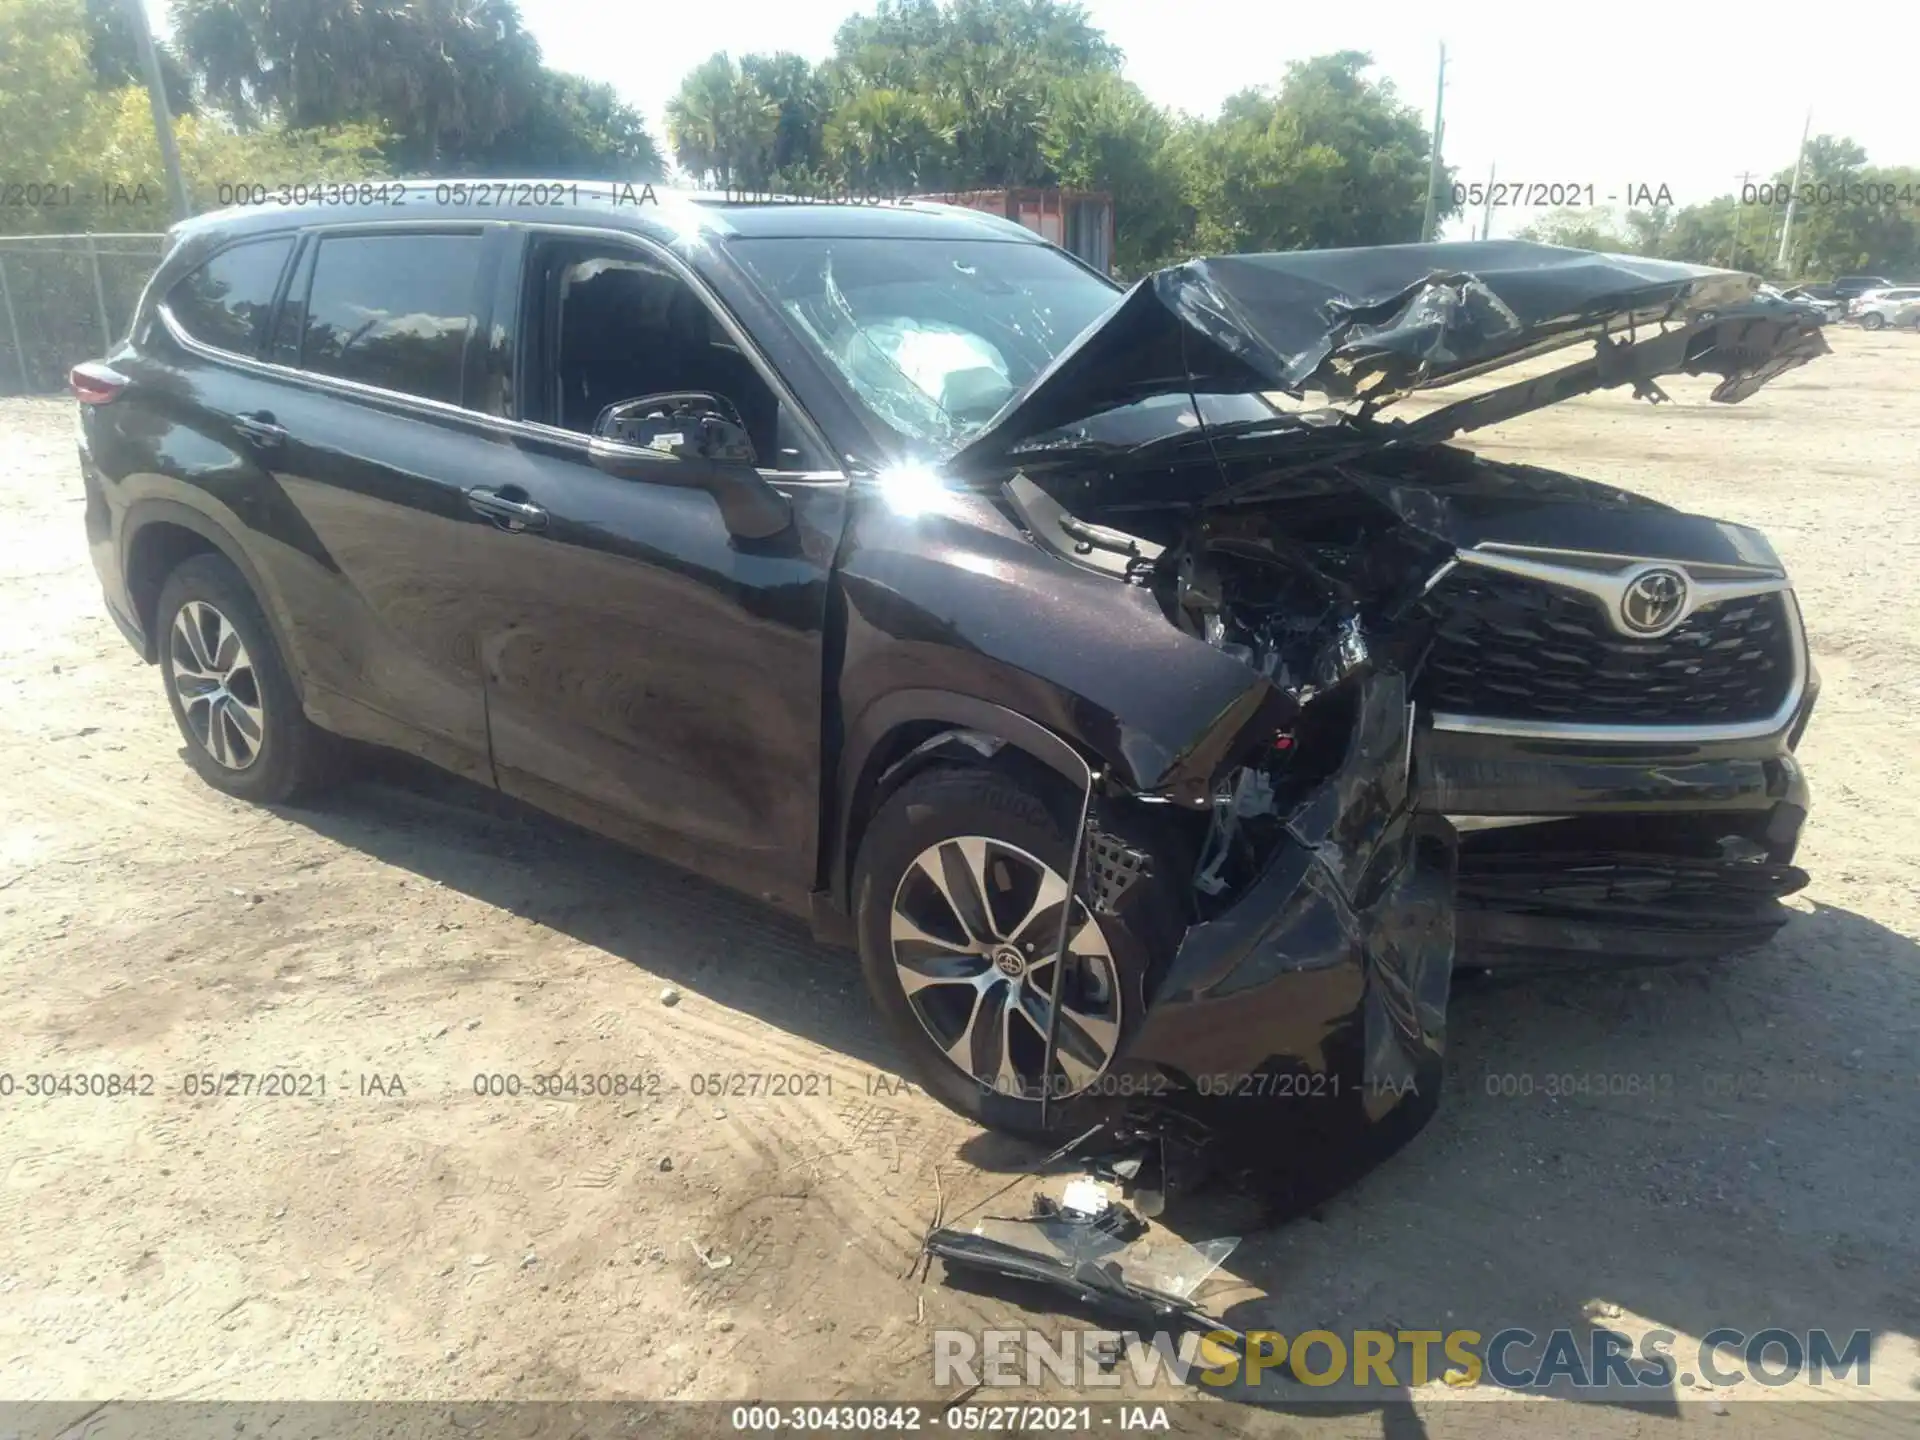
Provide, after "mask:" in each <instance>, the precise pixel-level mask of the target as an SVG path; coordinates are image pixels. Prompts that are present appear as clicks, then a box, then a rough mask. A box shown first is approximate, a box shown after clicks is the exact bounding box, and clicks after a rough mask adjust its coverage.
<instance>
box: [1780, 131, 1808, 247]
mask: <svg viewBox="0 0 1920 1440" xmlns="http://www.w3.org/2000/svg"><path fill="white" fill-rule="evenodd" d="M1812 133H1813V111H1812V110H1808V111H1807V123H1806V124H1804V125H1802V126H1801V127H1800V152H1799V153H1798V154H1797V155H1795V156H1794V157H1793V188H1792V189H1790V190H1788V191H1787V223H1786V224H1785V225H1783V226H1782V227H1781V229H1780V253H1779V255H1777V256H1775V257H1774V264H1775V265H1776V266H1778V267H1779V270H1780V273H1781V274H1783V275H1784V274H1785V273H1786V270H1787V249H1788V247H1789V245H1790V244H1791V243H1792V240H1793V207H1794V205H1795V203H1796V202H1797V201H1798V200H1799V198H1800V168H1801V166H1803V165H1805V164H1806V163H1807V136H1808V135H1810V134H1812Z"/></svg>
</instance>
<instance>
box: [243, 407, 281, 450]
mask: <svg viewBox="0 0 1920 1440" xmlns="http://www.w3.org/2000/svg"><path fill="white" fill-rule="evenodd" d="M233 428H234V429H236V430H238V431H239V432H240V433H241V434H242V435H244V436H246V437H247V438H248V439H249V440H253V441H257V442H258V443H260V444H262V445H278V444H280V443H281V442H282V441H284V440H285V439H286V438H287V431H286V427H285V426H283V425H280V424H278V423H276V422H275V420H274V418H273V412H272V411H271V410H256V411H254V412H253V413H252V414H251V415H236V416H234V417H233Z"/></svg>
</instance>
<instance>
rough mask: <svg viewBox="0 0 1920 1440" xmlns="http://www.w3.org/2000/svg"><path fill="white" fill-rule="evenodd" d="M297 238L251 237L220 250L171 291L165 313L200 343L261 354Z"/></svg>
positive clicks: (234, 350)
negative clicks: (282, 278)
mask: <svg viewBox="0 0 1920 1440" xmlns="http://www.w3.org/2000/svg"><path fill="white" fill-rule="evenodd" d="M292 253H293V237H292V236H286V235H283V236H278V237H276V238H274V239H271V240H249V241H247V242H245V243H243V244H240V245H234V246H231V247H229V248H228V249H225V250H222V251H221V252H220V253H219V254H218V255H215V256H214V257H213V258H212V259H211V260H209V261H207V263H206V264H204V265H202V266H201V267H200V268H199V269H198V270H195V271H194V272H193V273H192V274H191V275H188V276H186V277H185V278H183V279H182V280H180V281H178V282H177V283H176V284H175V285H174V287H173V288H172V289H171V290H169V291H168V292H167V312H168V313H169V314H170V315H172V316H173V318H174V321H175V322H176V323H177V324H178V325H179V326H180V328H181V329H182V330H185V331H186V332H187V334H189V335H191V336H192V337H193V338H194V339H195V340H198V341H199V342H200V343H201V344H202V345H211V346H213V347H214V348H215V349H216V350H231V351H232V352H234V353H235V354H236V355H257V354H259V353H260V342H261V340H262V339H263V338H264V336H265V333H266V325H267V316H268V314H269V313H270V312H271V311H272V309H273V296H274V292H275V291H276V290H277V289H279V286H280V272H281V271H282V270H284V269H285V268H286V264H287V257H288V256H289V255H291V254H292Z"/></svg>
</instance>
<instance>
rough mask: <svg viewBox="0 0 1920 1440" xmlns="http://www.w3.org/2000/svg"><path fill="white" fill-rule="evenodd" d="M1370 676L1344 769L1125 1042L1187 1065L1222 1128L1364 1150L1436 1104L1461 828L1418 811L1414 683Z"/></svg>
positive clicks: (1189, 937) (1170, 1066) (1178, 960)
mask: <svg viewBox="0 0 1920 1440" xmlns="http://www.w3.org/2000/svg"><path fill="white" fill-rule="evenodd" d="M1358 684H1359V714H1358V718H1357V721H1356V725H1355V729H1354V734H1353V738H1352V740H1351V742H1350V744H1349V747H1348V751H1347V754H1346V757H1345V759H1344V761H1343V763H1342V764H1341V766H1340V768H1339V769H1338V770H1337V771H1336V772H1335V773H1334V774H1333V775H1332V776H1331V777H1330V778H1329V779H1328V780H1327V781H1326V782H1325V783H1324V784H1322V785H1321V786H1320V787H1319V788H1317V789H1316V790H1315V791H1314V792H1313V793H1311V794H1310V795H1308V796H1307V797H1306V798H1305V799H1304V800H1303V801H1302V802H1301V803H1300V804H1299V805H1298V806H1297V807H1296V809H1295V810H1294V811H1293V812H1292V814H1291V815H1290V816H1289V818H1288V821H1287V838H1286V840H1285V841H1284V842H1283V843H1282V844H1280V845H1279V846H1277V847H1276V848H1275V850H1274V852H1273V854H1272V856H1271V857H1270V859H1269V860H1268V863H1267V865H1266V868H1265V870H1264V871H1263V872H1262V873H1261V875H1260V876H1259V878H1258V879H1257V880H1255V881H1254V883H1253V884H1252V885H1251V886H1249V887H1248V888H1247V890H1246V891H1245V892H1244V893H1243V894H1242V895H1241V896H1240V898H1239V899H1238V900H1236V901H1235V902H1234V903H1233V904H1232V906H1230V907H1229V908H1228V909H1227V910H1226V911H1225V912H1224V913H1222V914H1221V915H1219V916H1218V917H1216V918H1214V919H1212V920H1208V921H1204V922H1202V923H1200V924H1197V925H1194V926H1193V927H1191V928H1190V929H1189V930H1188V931H1187V933H1186V935H1185V937H1184V938H1183V940H1182V941H1181V944H1180V947H1179V949H1178V951H1177V952H1176V953H1175V955H1174V958H1173V961H1172V964H1171V965H1170V966H1169V968H1168V970H1167V973H1166V974H1165V976H1164V977H1163V978H1162V980H1161V981H1160V984H1159V987H1158V989H1157V991H1156V993H1155V994H1154V996H1153V998H1152V1001H1151V1003H1150V1005H1149V1007H1148V1010H1147V1014H1146V1017H1145V1019H1144V1021H1143V1023H1142V1025H1141V1027H1140V1029H1139V1031H1138V1033H1137V1034H1136V1035H1135V1036H1134V1037H1133V1038H1132V1040H1131V1042H1130V1044H1129V1046H1128V1050H1127V1055H1128V1058H1129V1060H1130V1061H1132V1062H1134V1063H1137V1064H1142V1065H1151V1066H1159V1067H1163V1068H1165V1069H1167V1070H1171V1071H1173V1072H1174V1073H1176V1074H1178V1075H1180V1076H1183V1077H1185V1079H1186V1081H1187V1084H1186V1085H1185V1086H1184V1087H1183V1089H1182V1091H1181V1092H1180V1093H1181V1094H1182V1095H1185V1096H1191V1097H1192V1103H1198V1104H1201V1105H1204V1106H1206V1118H1207V1122H1208V1123H1209V1124H1210V1125H1212V1126H1214V1127H1215V1128H1216V1129H1218V1130H1221V1131H1223V1132H1226V1131H1232V1130H1241V1131H1250V1132H1254V1133H1260V1134H1263V1135H1264V1136H1265V1137H1266V1139H1267V1142H1268V1144H1269V1145H1271V1144H1272V1143H1273V1141H1274V1140H1275V1139H1277V1138H1278V1136H1279V1135H1280V1134H1281V1133H1282V1132H1283V1130H1284V1131H1287V1132H1291V1131H1293V1130H1294V1129H1295V1127H1296V1123H1298V1124H1299V1125H1300V1126H1302V1127H1303V1128H1305V1129H1308V1130H1311V1131H1312V1132H1313V1133H1315V1134H1317V1135H1319V1136H1321V1137H1322V1138H1324V1139H1326V1140H1327V1141H1328V1142H1329V1143H1334V1144H1338V1145H1341V1146H1347V1145H1352V1146H1353V1147H1355V1153H1356V1154H1358V1153H1360V1152H1361V1151H1363V1150H1368V1149H1375V1148H1391V1147H1392V1146H1393V1145H1395V1144H1398V1143H1400V1142H1401V1141H1402V1140H1404V1139H1406V1138H1407V1137H1409V1136H1411V1135H1412V1134H1413V1133H1414V1131H1416V1130H1417V1129H1418V1128H1419V1127H1420V1125H1422V1124H1424V1123H1425V1121H1426V1119H1427V1118H1428V1117H1429V1116H1430V1115H1431V1114H1432V1112H1433V1109H1434V1107H1435V1105H1436V1104H1437V1103H1438V1099H1439V1080H1440V1070H1441V1060H1442V1055H1443V1051H1444V1045H1445V1032H1446V1006H1447V997H1448V991H1449V987H1450V981H1451V975H1452V964H1453V941H1454V928H1453V925H1454V921H1453V888H1454V878H1455V867H1456V865H1457V858H1456V857H1457V847H1456V845H1455V843H1454V836H1453V833H1452V828H1451V827H1450V826H1448V825H1447V824H1446V822H1445V821H1444V820H1442V819H1440V818H1439V817H1437V816H1429V815H1424V814H1417V813H1415V812H1413V811H1412V810H1411V809H1410V793H1409V789H1408V773H1409V760H1408V747H1409V743H1410V740H1411V725H1412V716H1411V711H1410V709H1409V707H1408V705H1407V699H1406V685H1405V681H1404V679H1403V678H1402V677H1400V676H1398V675H1392V674H1376V675H1369V676H1367V677H1365V678H1364V679H1362V680H1361V681H1359V682H1358ZM1222 1102H1226V1103H1224V1104H1223V1103H1222ZM1376 1140H1377V1141H1378V1142H1379V1146H1375V1144H1374V1142H1375V1141H1376Z"/></svg>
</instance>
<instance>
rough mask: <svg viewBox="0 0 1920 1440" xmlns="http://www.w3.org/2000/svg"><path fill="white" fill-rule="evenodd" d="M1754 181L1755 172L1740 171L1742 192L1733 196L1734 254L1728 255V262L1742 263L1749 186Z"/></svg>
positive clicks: (1731, 263)
mask: <svg viewBox="0 0 1920 1440" xmlns="http://www.w3.org/2000/svg"><path fill="white" fill-rule="evenodd" d="M1752 183H1753V172H1752V171H1751V170H1742V171H1741V172H1740V193H1739V194H1737V195H1735V196H1734V197H1733V254H1731V255H1729V256H1728V257H1727V264H1729V265H1738V264H1739V263H1740V239H1741V236H1742V235H1743V234H1744V233H1745V231H1746V228H1747V198H1746V197H1747V186H1749V185H1751V184H1752Z"/></svg>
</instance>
